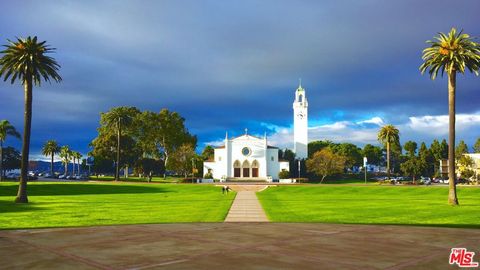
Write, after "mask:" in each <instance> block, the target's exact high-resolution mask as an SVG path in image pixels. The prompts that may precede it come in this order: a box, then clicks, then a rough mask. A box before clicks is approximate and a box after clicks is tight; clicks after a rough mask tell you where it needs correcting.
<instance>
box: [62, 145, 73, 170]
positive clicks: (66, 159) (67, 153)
mask: <svg viewBox="0 0 480 270" xmlns="http://www.w3.org/2000/svg"><path fill="white" fill-rule="evenodd" d="M60 158H61V159H62V163H63V165H64V166H65V173H64V174H63V175H65V176H67V173H68V163H70V159H71V158H72V150H70V147H69V146H68V145H64V146H62V147H61V148H60Z"/></svg>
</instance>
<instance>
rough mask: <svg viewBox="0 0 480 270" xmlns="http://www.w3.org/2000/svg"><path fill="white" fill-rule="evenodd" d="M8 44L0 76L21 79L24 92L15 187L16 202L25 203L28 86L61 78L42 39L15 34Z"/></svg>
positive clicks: (29, 120) (29, 109) (0, 63)
mask: <svg viewBox="0 0 480 270" xmlns="http://www.w3.org/2000/svg"><path fill="white" fill-rule="evenodd" d="M8 43H9V44H8V45H4V47H6V49H5V50H3V51H2V52H1V53H3V56H2V58H0V66H1V68H0V78H1V77H4V81H6V80H10V83H11V84H14V83H15V81H16V80H17V79H18V80H19V81H21V83H22V85H23V88H24V95H25V109H24V124H23V143H22V166H21V173H20V174H21V177H20V183H19V187H18V194H17V197H16V198H15V202H16V203H28V196H27V180H28V178H27V177H28V175H27V172H28V156H29V153H30V134H31V127H32V99H33V94H32V88H33V85H34V84H35V85H37V86H40V84H41V80H42V79H43V80H44V81H50V79H53V80H54V81H56V82H60V81H61V80H62V78H61V77H60V75H59V74H58V73H57V71H58V70H59V68H60V65H59V64H58V63H57V62H56V61H55V59H53V58H52V57H50V56H47V55H46V54H48V53H52V52H53V51H54V50H55V49H54V48H51V47H50V46H48V45H46V41H42V42H38V41H37V37H33V38H32V37H27V38H17V40H16V41H11V40H8Z"/></svg>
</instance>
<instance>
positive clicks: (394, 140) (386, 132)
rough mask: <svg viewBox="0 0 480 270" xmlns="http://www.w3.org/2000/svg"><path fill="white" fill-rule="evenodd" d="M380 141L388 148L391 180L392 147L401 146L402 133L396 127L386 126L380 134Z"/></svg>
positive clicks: (388, 166)
mask: <svg viewBox="0 0 480 270" xmlns="http://www.w3.org/2000/svg"><path fill="white" fill-rule="evenodd" d="M378 140H379V141H380V142H381V143H383V144H384V145H386V146H387V174H388V177H389V178H390V145H391V144H400V131H398V129H397V128H396V127H395V126H394V125H386V126H384V127H382V128H381V129H380V131H379V132H378Z"/></svg>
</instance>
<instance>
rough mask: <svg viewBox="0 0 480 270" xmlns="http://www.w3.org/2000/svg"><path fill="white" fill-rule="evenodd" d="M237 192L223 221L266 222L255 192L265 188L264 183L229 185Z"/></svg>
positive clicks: (266, 219)
mask: <svg viewBox="0 0 480 270" xmlns="http://www.w3.org/2000/svg"><path fill="white" fill-rule="evenodd" d="M230 188H232V189H233V190H235V191H236V192H237V196H236V197H235V200H234V201H233V204H232V207H231V208H230V211H228V215H227V218H226V219H225V222H268V218H267V215H265V211H263V208H262V206H261V205H260V202H259V201H258V198H257V195H255V192H257V191H260V190H263V189H265V188H266V186H264V185H239V186H233V185H232V186H230Z"/></svg>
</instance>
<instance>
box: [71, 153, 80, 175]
mask: <svg viewBox="0 0 480 270" xmlns="http://www.w3.org/2000/svg"><path fill="white" fill-rule="evenodd" d="M72 157H73V173H74V174H75V160H77V171H78V175H80V159H81V158H82V154H80V152H77V151H74V152H72Z"/></svg>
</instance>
